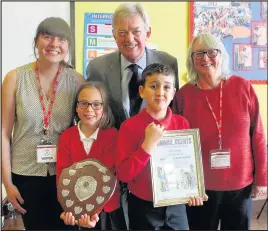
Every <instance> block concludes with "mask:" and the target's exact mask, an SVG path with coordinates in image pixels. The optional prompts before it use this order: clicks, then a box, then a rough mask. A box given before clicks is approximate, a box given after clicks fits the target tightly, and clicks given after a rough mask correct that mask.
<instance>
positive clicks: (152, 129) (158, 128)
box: [141, 122, 165, 154]
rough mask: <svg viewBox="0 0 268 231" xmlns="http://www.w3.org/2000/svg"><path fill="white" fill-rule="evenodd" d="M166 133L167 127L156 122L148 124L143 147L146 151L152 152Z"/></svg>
mask: <svg viewBox="0 0 268 231" xmlns="http://www.w3.org/2000/svg"><path fill="white" fill-rule="evenodd" d="M164 134H165V127H164V126H162V125H160V124H157V125H156V124H155V123H154V122H152V123H150V124H148V126H147V127H146V129H145V139H144V141H143V143H142V145H141V146H142V148H143V150H144V151H145V152H147V153H149V154H150V153H151V152H152V150H153V148H154V147H155V146H156V145H157V143H158V141H159V140H160V138H161V137H162V136H163V135H164Z"/></svg>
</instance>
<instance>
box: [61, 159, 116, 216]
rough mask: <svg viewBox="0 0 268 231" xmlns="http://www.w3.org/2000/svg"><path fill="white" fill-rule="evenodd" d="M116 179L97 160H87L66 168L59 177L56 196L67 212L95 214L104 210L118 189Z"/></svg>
mask: <svg viewBox="0 0 268 231" xmlns="http://www.w3.org/2000/svg"><path fill="white" fill-rule="evenodd" d="M116 184H117V178H116V176H115V175H114V174H113V173H111V171H110V170H109V168H108V167H106V166H105V165H103V164H102V163H101V162H100V161H99V160H97V159H85V160H83V161H80V162H77V163H75V164H73V165H72V166H70V167H68V168H65V169H64V170H63V171H62V173H61V175H60V178H59V182H58V187H57V193H58V199H59V202H60V204H61V206H62V208H63V210H64V212H72V214H73V216H74V217H75V219H76V220H78V219H79V218H80V217H81V215H84V214H88V215H89V216H92V215H94V214H95V213H96V212H99V211H101V210H102V209H103V207H104V205H105V204H106V202H107V201H108V200H109V199H110V198H111V196H112V195H113V193H114V190H115V188H116Z"/></svg>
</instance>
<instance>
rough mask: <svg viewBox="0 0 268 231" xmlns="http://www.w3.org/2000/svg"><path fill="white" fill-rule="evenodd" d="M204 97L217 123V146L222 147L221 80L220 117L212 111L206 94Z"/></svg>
mask: <svg viewBox="0 0 268 231" xmlns="http://www.w3.org/2000/svg"><path fill="white" fill-rule="evenodd" d="M206 99H207V103H208V106H209V109H210V111H211V113H212V116H213V118H214V120H215V122H216V125H217V129H218V135H219V148H220V149H222V136H221V134H222V81H221V86H220V117H219V118H217V117H216V115H215V113H214V111H213V108H212V106H211V104H210V103H209V100H208V97H207V96H206Z"/></svg>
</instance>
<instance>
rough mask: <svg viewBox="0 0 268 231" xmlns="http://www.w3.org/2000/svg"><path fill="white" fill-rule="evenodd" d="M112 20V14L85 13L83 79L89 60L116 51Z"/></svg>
mask: <svg viewBox="0 0 268 231" xmlns="http://www.w3.org/2000/svg"><path fill="white" fill-rule="evenodd" d="M112 18H113V14H110V13H85V23H84V67H83V75H84V77H86V68H87V65H88V63H89V62H90V60H92V59H93V58H96V57H99V56H101V55H104V54H108V53H110V52H113V51H115V50H117V45H116V42H115V40H114V37H113V33H112Z"/></svg>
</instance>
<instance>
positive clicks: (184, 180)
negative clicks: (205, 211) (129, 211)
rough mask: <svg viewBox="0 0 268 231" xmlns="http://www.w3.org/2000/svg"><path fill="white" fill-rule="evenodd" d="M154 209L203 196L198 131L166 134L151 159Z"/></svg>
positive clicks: (189, 130) (178, 131) (177, 131)
mask: <svg viewBox="0 0 268 231" xmlns="http://www.w3.org/2000/svg"><path fill="white" fill-rule="evenodd" d="M151 174H152V189H153V200H154V207H161V206H168V205H175V204H184V203H188V201H189V199H190V197H193V196H198V197H201V198H203V197H204V195H205V187H204V176H203V165H202V155H201V147H200V138H199V129H186V130H176V131H167V132H166V133H165V135H164V136H163V137H162V138H161V139H160V141H159V142H158V144H157V147H156V148H155V149H154V151H153V153H152V156H151Z"/></svg>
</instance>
